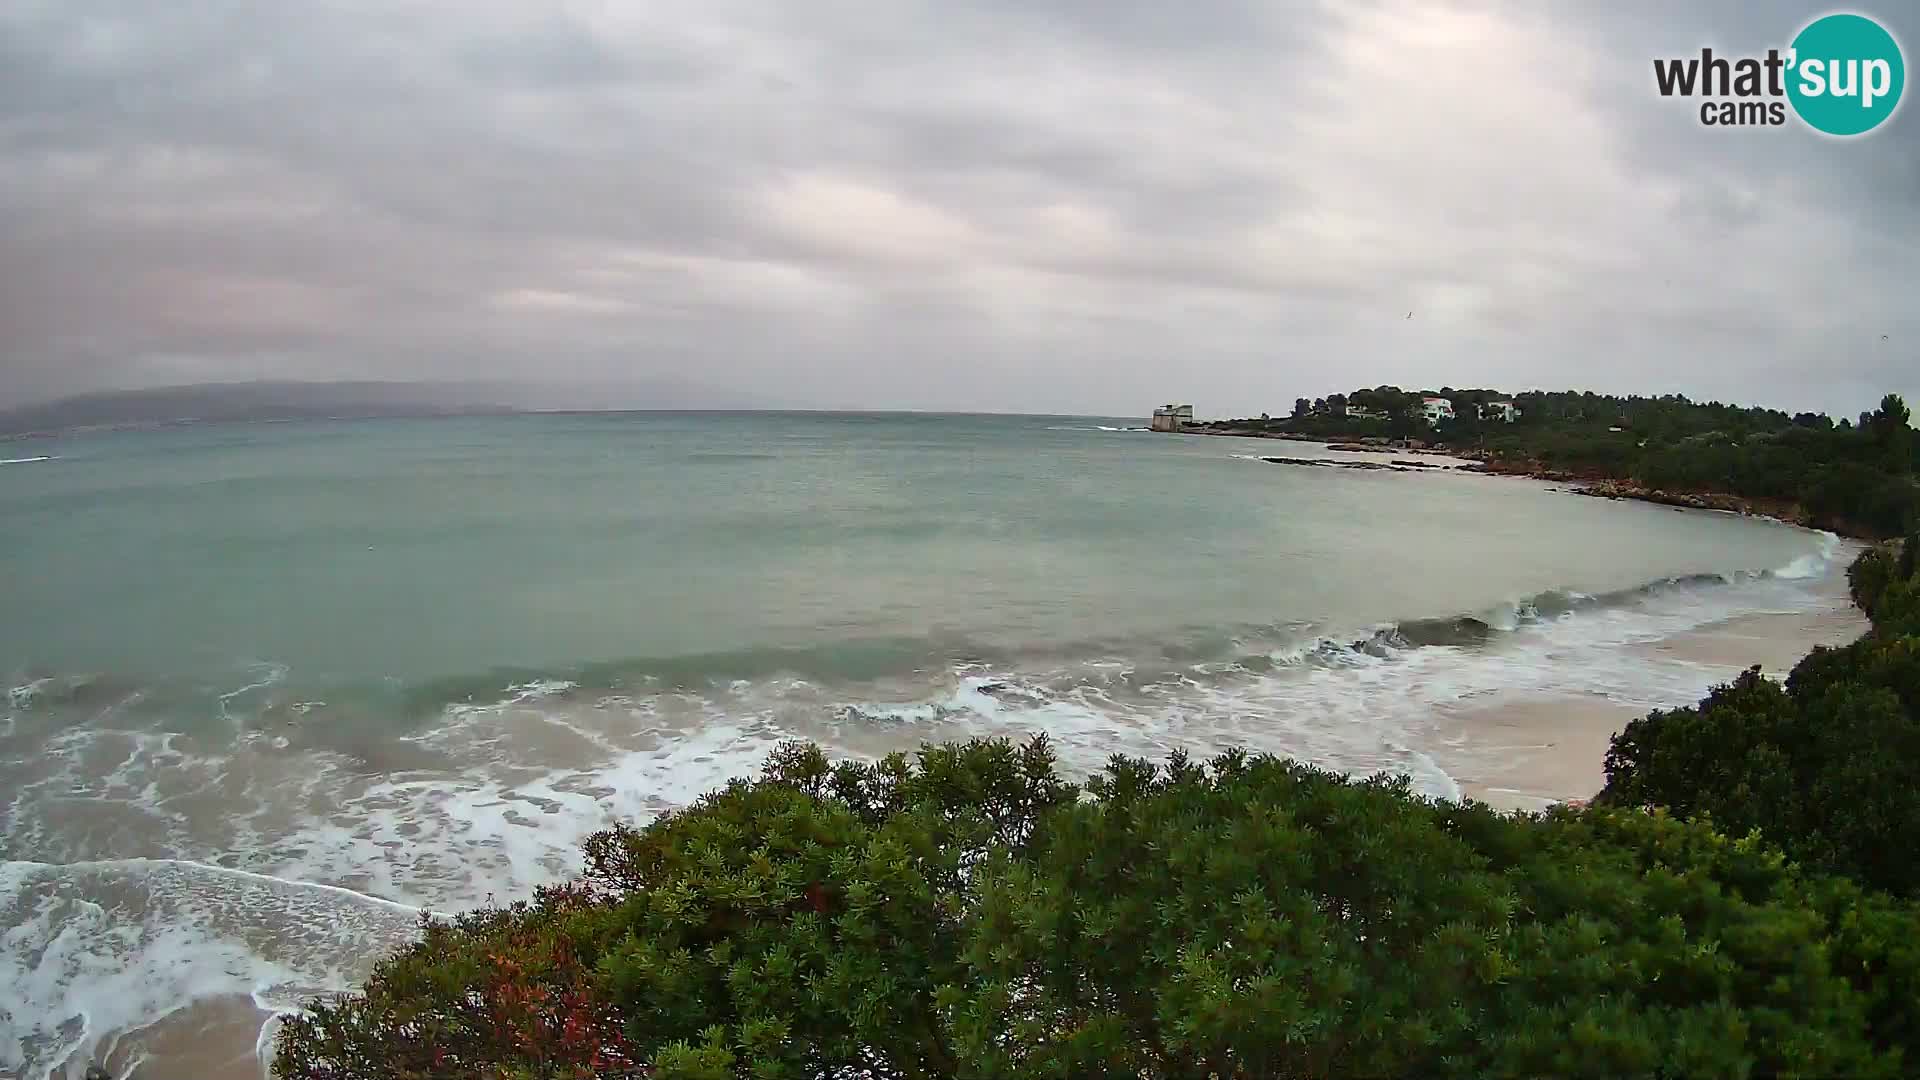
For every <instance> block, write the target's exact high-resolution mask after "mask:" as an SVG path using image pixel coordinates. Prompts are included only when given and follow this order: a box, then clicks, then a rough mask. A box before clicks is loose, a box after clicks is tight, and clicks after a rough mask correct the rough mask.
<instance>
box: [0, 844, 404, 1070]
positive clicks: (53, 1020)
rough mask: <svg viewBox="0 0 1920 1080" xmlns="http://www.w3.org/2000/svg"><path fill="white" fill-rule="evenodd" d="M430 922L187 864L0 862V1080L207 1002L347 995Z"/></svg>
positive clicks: (339, 895)
mask: <svg viewBox="0 0 1920 1080" xmlns="http://www.w3.org/2000/svg"><path fill="white" fill-rule="evenodd" d="M419 915H420V912H419V911H418V910H416V909H414V908H410V907H407V906H405V905H400V904H394V903H391V902H388V901H384V900H379V899H376V898H373V897H368V896H362V895H359V894H357V893H353V892H350V891H348V890H345V889H339V888H334V887H330V886H325V885H314V884H308V883H304V882H297V881H285V880H281V879H278V878H273V877H268V876H265V875H261V874H253V873H246V872H243V871H238V870H229V869H226V868H223V867H218V866H207V865H203V864H198V863H192V862H186V861H181V860H147V859H124V860H111V861H102V862H87V863H79V864H73V865H64V866H61V865H49V864H45V863H35V862H6V863H0V926H5V927H6V929H5V930H4V931H0V987H6V988H7V989H6V991H5V997H4V999H0V1019H4V1020H5V1021H6V1022H5V1023H4V1024H0V1069H5V1070H12V1071H13V1072H14V1073H15V1074H17V1075H20V1076H23V1077H27V1078H29V1080H43V1078H46V1077H50V1076H52V1075H53V1073H54V1071H55V1070H56V1069H61V1068H64V1067H66V1066H68V1065H69V1064H78V1063H84V1062H85V1061H86V1060H87V1059H88V1058H90V1057H91V1056H93V1055H94V1054H96V1053H98V1052H100V1051H102V1050H103V1049H105V1048H106V1047H105V1046H104V1045H103V1040H104V1039H106V1038H108V1037H109V1036H112V1035H114V1034H116V1033H120V1032H124V1031H127V1030H130V1029H134V1028H138V1027H142V1026H145V1025H149V1024H152V1023H155V1022H157V1021H159V1020H161V1019H164V1018H165V1017H166V1016H168V1015H171V1014H172V1013H174V1012H176V1011H178V1010H180V1009H183V1008H186V1007H187V1006H188V1005H190V1004H192V1003H194V1002H196V1001H203V1000H207V999H209V998H215V997H223V996H245V997H249V998H251V999H252V1000H253V1001H254V1003H255V1004H256V1005H257V1006H259V1007H260V1008H261V1009H263V1010H267V1011H280V1010H287V1009H292V1008H297V1007H299V1005H300V1003H301V1002H302V1001H304V1000H305V999H307V998H309V997H311V996H312V995H314V994H318V993H323V992H328V991H337V990H342V989H346V988H348V987H350V986H351V985H352V984H353V983H354V981H355V980H356V979H358V978H360V977H362V976H363V975H364V974H365V971H366V969H367V968H368V967H369V966H370V964H371V962H372V961H373V960H374V959H375V958H377V956H378V955H379V953H380V952H381V951H383V950H385V949H387V948H391V947H392V946H394V945H396V944H398V943H400V942H402V941H404V940H405V939H406V938H407V937H408V935H410V934H411V933H412V932H413V929H414V927H415V926H416V924H417V921H418V918H419Z"/></svg>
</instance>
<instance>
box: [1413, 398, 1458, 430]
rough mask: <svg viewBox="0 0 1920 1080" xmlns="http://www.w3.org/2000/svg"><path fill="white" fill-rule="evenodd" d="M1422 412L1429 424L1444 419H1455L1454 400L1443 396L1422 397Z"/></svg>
mask: <svg viewBox="0 0 1920 1080" xmlns="http://www.w3.org/2000/svg"><path fill="white" fill-rule="evenodd" d="M1420 414H1421V415H1422V416H1425V417H1426V418H1427V423H1428V424H1429V425H1435V424H1438V423H1440V421H1442V420H1451V419H1453V400H1452V399H1451V398H1443V397H1429V398H1421V399H1420Z"/></svg>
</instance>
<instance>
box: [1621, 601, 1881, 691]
mask: <svg viewBox="0 0 1920 1080" xmlns="http://www.w3.org/2000/svg"><path fill="white" fill-rule="evenodd" d="M1866 630H1867V620H1866V617H1865V616H1863V615H1861V614H1860V612H1859V610H1858V609H1856V608H1854V607H1853V606H1852V605H1851V604H1846V605H1845V606H1838V605H1836V606H1835V607H1832V608H1829V609H1825V610H1821V611H1814V612H1803V613H1799V614H1793V615H1769V614H1758V615H1739V616H1735V617H1734V618H1731V619H1723V620H1721V621H1720V622H1718V623H1714V624H1712V625H1710V626H1705V627H1702V628H1700V629H1699V630H1695V631H1693V632H1692V633H1687V634H1676V635H1675V636H1673V637H1670V638H1667V639H1666V640H1664V641H1656V642H1653V643H1650V644H1647V645H1643V646H1641V647H1640V649H1641V651H1642V652H1643V653H1645V654H1646V655H1647V656H1650V657H1653V658H1656V659H1665V660H1680V661H1683V662H1685V663H1689V664H1699V665H1701V666H1703V667H1719V668H1727V669H1730V670H1731V671H1741V670H1744V669H1746V668H1749V667H1752V666H1754V665H1755V664H1758V665H1760V668H1761V670H1763V671H1765V672H1766V673H1767V674H1769V675H1785V674H1786V673H1787V672H1789V671H1791V670H1793V666H1794V665H1795V664H1797V663H1799V662H1800V658H1801V657H1803V656H1805V655H1807V653H1808V652H1810V651H1812V649H1813V647H1814V646H1815V645H1844V644H1846V643H1847V642H1850V641H1852V640H1853V639H1855V638H1857V637H1859V636H1860V635H1861V634H1864V633H1866Z"/></svg>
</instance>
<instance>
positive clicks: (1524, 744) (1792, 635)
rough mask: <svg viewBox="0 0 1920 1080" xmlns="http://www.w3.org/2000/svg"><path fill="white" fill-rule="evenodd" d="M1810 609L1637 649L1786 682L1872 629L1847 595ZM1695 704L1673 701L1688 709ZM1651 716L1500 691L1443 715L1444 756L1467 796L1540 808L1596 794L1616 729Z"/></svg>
mask: <svg viewBox="0 0 1920 1080" xmlns="http://www.w3.org/2000/svg"><path fill="white" fill-rule="evenodd" d="M1834 580H1835V582H1836V588H1835V589H1834V590H1833V593H1832V603H1831V605H1830V606H1828V607H1824V608H1821V609H1818V610H1815V611H1809V612H1794V613H1770V612H1762V613H1755V614H1749V615H1740V616H1735V617H1733V618H1730V619H1723V620H1720V621H1718V622H1715V623H1710V624H1708V625H1706V626H1703V627H1700V628H1698V629H1696V630H1691V631H1688V632H1686V633H1682V634H1675V635H1673V636H1671V637H1667V638H1663V639H1661V640H1659V641H1653V642H1648V643H1646V644H1644V645H1641V646H1638V651H1640V652H1642V653H1643V654H1645V655H1646V656H1647V657H1648V659H1650V660H1656V661H1671V662H1679V663H1685V664H1691V665H1696V666H1699V667H1702V668H1706V669H1709V670H1710V671H1711V672H1712V673H1713V674H1714V676H1715V681H1716V682H1724V681H1727V680H1730V679H1732V678H1733V677H1734V676H1736V675H1738V674H1739V673H1740V672H1741V671H1743V670H1745V669H1747V668H1749V667H1752V666H1754V665H1756V664H1757V665H1759V666H1760V668H1761V669H1762V670H1763V671H1764V672H1765V673H1766V674H1768V675H1769V676H1772V677H1775V678H1783V677H1785V675H1786V674H1787V672H1789V671H1791V670H1792V668H1793V666H1794V664H1796V663H1798V662H1799V661H1800V658H1801V657H1803V656H1805V655H1806V654H1807V653H1808V652H1809V651H1810V650H1812V649H1813V647H1814V646H1816V645H1844V644H1847V643H1848V642H1851V641H1853V640H1854V639H1855V638H1858V637H1859V636H1860V635H1861V634H1863V633H1865V632H1866V630H1867V620H1866V618H1865V616H1863V615H1861V614H1860V612H1859V610H1858V609H1856V608H1855V607H1854V606H1853V605H1852V603H1851V602H1850V601H1849V600H1848V599H1847V598H1846V596H1845V595H1844V593H1843V592H1842V591H1840V587H1843V586H1844V578H1843V577H1841V576H1840V575H1839V574H1838V573H1836V574H1835V575H1834ZM1689 704H1692V702H1675V703H1674V705H1675V706H1676V707H1677V706H1683V705H1689ZM1645 712H1646V710H1645V709H1643V708H1638V707H1634V706H1630V705H1626V704H1622V703H1620V702H1616V701H1613V700H1610V699H1608V698H1604V697H1597V696H1591V695H1564V694H1561V695H1556V694H1551V693H1542V694H1538V695H1528V696H1521V695H1514V696H1510V697H1495V698H1491V699H1488V700H1485V701H1483V702H1476V703H1475V704H1474V705H1473V706H1471V707H1467V708H1462V709H1459V710H1456V711H1454V712H1453V713H1451V714H1450V715H1449V716H1448V717H1447V718H1446V723H1448V724H1449V725H1450V726H1451V727H1452V738H1451V740H1450V741H1452V742H1453V743H1454V744H1455V745H1456V747H1457V748H1458V749H1457V751H1456V752H1455V753H1454V754H1451V755H1448V756H1447V759H1446V760H1444V761H1443V764H1444V765H1445V766H1446V768H1447V771H1448V772H1449V774H1451V775H1452V776H1453V777H1454V779H1455V781H1456V782H1458V783H1459V785H1460V790H1461V794H1462V795H1463V796H1465V797H1466V798H1470V799H1476V800H1479V801H1481V802H1484V803H1487V804H1488V805H1490V806H1495V807H1498V808H1500V809H1502V810H1542V809H1545V808H1546V807H1548V806H1551V805H1553V804H1554V803H1558V802H1567V801H1571V800H1584V799H1589V798H1592V797H1593V796H1594V795H1595V794H1596V793H1598V792H1599V790H1600V789H1601V788H1602V787H1603V786H1605V784H1606V773H1605V769H1604V763H1605V760H1606V753H1607V744H1608V741H1609V740H1610V739H1611V738H1612V737H1613V735H1614V734H1615V733H1616V732H1618V731H1619V730H1620V729H1621V728H1622V727H1624V726H1626V725H1627V724H1628V723H1631V722H1632V721H1634V720H1636V719H1638V718H1639V717H1640V716H1642V715H1644V714H1645Z"/></svg>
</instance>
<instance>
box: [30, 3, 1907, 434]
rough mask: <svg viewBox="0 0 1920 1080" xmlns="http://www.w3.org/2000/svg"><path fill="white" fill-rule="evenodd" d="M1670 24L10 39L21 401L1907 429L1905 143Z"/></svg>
mask: <svg viewBox="0 0 1920 1080" xmlns="http://www.w3.org/2000/svg"><path fill="white" fill-rule="evenodd" d="M1670 7H1671V5H1658V4H1653V3H1650V2H1648V3H1643V4H1637V5H1613V6H1609V7H1607V8H1606V9H1604V10H1601V11H1596V12H1593V13H1588V14H1583V15H1582V16H1581V17H1580V18H1579V19H1574V18H1573V17H1572V16H1571V15H1570V13H1569V12H1566V11H1562V10H1558V9H1556V10H1555V11H1553V12H1552V13H1551V17H1549V16H1548V13H1543V12H1540V11H1538V10H1537V9H1536V6H1535V5H1527V4H1520V3H1494V2H1488V3H1464V2H1463V3H1452V4H1427V3H1413V2H1397V0H1381V2H1377V3H1368V4H1338V5H1335V4H1331V3H1328V4H1313V3H1296V4H1287V3H1279V2H1275V3H1259V2H1251V0H1249V2H1226V0H1218V2H1206V3H1199V4H1189V5H1169V4H1165V3H1140V2H1128V3H1119V2H1116V0H1047V2H1039V3H1036V2H1032V0H1028V2H1022V3H1015V2H1013V0H996V2H991V3H976V4H957V3H938V2H934V0H888V2H881V0H821V2H818V3H812V4H806V5H795V4H787V3H779V2H776V0H717V2H716V0H663V2H660V3H651V4H645V5H597V4H596V5H588V4H570V3H554V4H545V5H537V6H529V5H521V4H515V3H509V2H507V0H472V2H469V3H465V4H460V5H453V4H436V3H427V2H402V3H395V2H392V0H332V2H327V3H308V4H292V3H280V2H277V0H275V2H265V3H256V2H242V0H199V2H196V3H184V4H149V3H141V2H135V0H124V2H110V0H15V2H14V3H12V4H9V5H6V6H4V7H0V280H3V281H5V282H6V286H5V288H4V289H0V404H6V403H11V402H17V401H24V400H30V399H34V398H39V397H45V396H49V395H53V394H58V393H63V392H69V391H75V390H83V389H92V388H99V387H110V386H113V387H117V386H131V385H147V384H159V383H168V382H180V381H204V380H212V379H224V378H259V377H275V378H334V377H340V378H368V377H390V378H405V379H413V378H461V379H495V378H524V379H532V380H541V381H561V382H565V381H574V380H577V381H581V382H592V383H596V384H601V383H608V382H616V383H617V382H619V381H621V380H624V379H630V380H633V381H634V382H635V383H636V385H638V384H642V383H644V381H645V380H647V379H651V378H655V377H658V376H663V375H670V376H678V377H681V378H686V379H694V380H697V381H701V382H705V383H707V384H710V385H712V386H714V387H716V388H720V389H725V390H735V391H750V392H752V393H754V394H755V395H757V396H759V397H761V398H770V399H773V400H778V401H784V402H788V403H792V404H798V405H824V406H843V407H910V408H951V409H1009V410H1027V409H1031V410H1058V411H1088V412H1119V413H1128V414H1132V413H1139V412H1141V411H1142V410H1143V409H1145V408H1146V407H1148V406H1150V405H1152V404H1154V403H1156V402H1158V401H1160V400H1162V399H1166V398H1176V397H1177V398H1181V399H1190V400H1194V401H1196V403H1198V404H1199V405H1200V407H1201V411H1202V412H1208V413H1225V412H1239V411H1257V410H1259V409H1263V408H1264V409H1278V408H1284V407H1286V405H1287V404H1289V403H1290V402H1291V400H1292V399H1293V397H1294V396H1296V395H1298V394H1309V395H1318V394H1323V393H1326V392H1329V391H1332V390H1336V389H1342V388H1345V387H1347V386H1349V385H1350V384H1353V383H1356V382H1365V383H1369V384H1371V383H1377V382H1385V381H1393V382H1400V383H1403V384H1408V385H1419V384H1439V383H1451V384H1453V385H1500V386H1505V387H1508V388H1513V389H1520V388H1525V387H1529V386H1548V387H1560V386H1568V385H1578V386H1593V387H1596V388H1602V389H1612V390H1621V391H1629V390H1645V391H1655V392H1663V391H1682V392H1686V393H1689V394H1693V395H1696V396H1701V397H1722V398H1729V399H1740V400H1758V401H1763V402H1768V403H1774V404H1781V405H1787V406H1801V407H1804V406H1812V407H1819V408H1826V409H1832V410H1835V411H1839V412H1848V413H1850V412H1852V411H1856V410H1858V409H1859V408H1862V407H1864V406H1866V405H1867V404H1870V403H1871V400H1872V399H1874V398H1877V396H1878V395H1879V393H1881V392H1882V391H1884V390H1886V389H1896V390H1901V391H1903V392H1907V393H1909V394H1912V393H1914V392H1915V391H1916V390H1920V385H1916V376H1915V374H1914V372H1915V371H1920V363H1916V362H1915V361H1916V359H1920V356H1917V355H1916V354H1920V307H1917V306H1916V305H1914V304H1913V303H1912V301H1911V293H1912V290H1913V284H1914V282H1915V280H1916V279H1920V273H1916V271H1920V255H1916V252H1917V251H1920V246H1916V243H1915V241H1916V240H1917V239H1920V229H1917V228H1916V223H1920V121H1916V120H1915V119H1914V112H1913V108H1912V107H1911V106H1908V107H1906V108H1904V109H1903V110H1902V112H1901V114H1900V115H1899V116H1897V117H1896V118H1895V120H1894V121H1893V122H1892V124H1891V125H1890V126H1889V128H1888V129H1887V130H1884V131H1882V132H1879V133H1876V134H1875V135H1873V136H1870V137H1868V138H1865V139H1860V140H1853V141H1849V142H1840V141H1833V140H1827V139H1822V138H1819V137H1817V136H1815V135H1813V134H1811V133H1808V132H1806V131H1802V130H1793V129H1789V130H1778V129H1766V130H1732V131H1714V130H1710V129H1705V128H1702V127H1701V126H1700V125H1699V123H1698V121H1697V119H1696V118H1695V115H1694V114H1693V112H1692V111H1691V110H1690V108H1689V107H1688V106H1687V105H1686V104H1684V103H1680V102H1674V101H1663V100H1661V99H1659V98H1658V97H1657V95H1655V93H1654V92H1653V89H1652V85H1651V65H1650V61H1651V60H1652V58H1653V57H1654V56H1656V55H1684V54H1686V53H1688V52H1689V51H1692V50H1696V49H1698V48H1699V46H1700V45H1702V44H1713V45H1715V46H1716V47H1718V48H1727V49H1743V50H1759V49H1764V48H1765V47H1766V46H1768V45H1770V44H1777V43H1781V42H1783V41H1784V39H1785V37H1786V36H1787V35H1788V34H1790V33H1791V32H1792V30H1793V29H1795V28H1796V27H1797V26H1798V25H1799V24H1800V23H1801V22H1803V21H1805V19H1806V18H1807V17H1808V16H1809V15H1811V14H1813V12H1812V11H1811V10H1809V9H1802V8H1801V7H1799V6H1796V5H1790V4H1772V3H1770V4H1764V5H1763V4H1748V3H1737V4H1736V3H1730V2H1729V3H1723V4H1719V5H1717V6H1706V7H1689V8H1687V9H1686V10H1684V11H1669V10H1667V9H1668V8H1670ZM1891 24H1892V25H1893V26H1894V29H1895V30H1896V32H1900V31H1901V30H1906V31H1907V32H1909V33H1913V32H1914V30H1913V28H1907V27H1902V26H1900V25H1899V21H1898V20H1897V19H1895V20H1892V23H1891ZM1408 309H1413V310H1415V312H1416V317H1415V318H1414V319H1413V320H1406V319H1405V318H1404V315H1405V312H1406V311H1407V310H1408ZM1882 333H1885V334H1887V335H1888V336H1889V340H1888V341H1887V342H1881V341H1880V340H1879V337H1880V334H1882Z"/></svg>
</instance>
